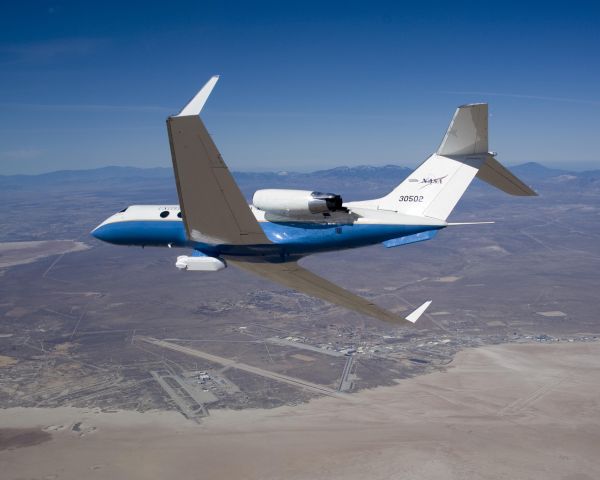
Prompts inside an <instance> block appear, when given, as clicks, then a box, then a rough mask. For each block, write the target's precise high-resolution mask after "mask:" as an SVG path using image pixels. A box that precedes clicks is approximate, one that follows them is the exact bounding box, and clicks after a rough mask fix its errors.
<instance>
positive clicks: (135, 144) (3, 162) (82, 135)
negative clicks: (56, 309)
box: [0, 0, 600, 174]
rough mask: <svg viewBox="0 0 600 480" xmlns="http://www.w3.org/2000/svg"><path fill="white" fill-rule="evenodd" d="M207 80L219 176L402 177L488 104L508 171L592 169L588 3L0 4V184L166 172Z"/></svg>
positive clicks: (597, 77) (599, 39)
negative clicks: (329, 172) (460, 119)
mask: <svg viewBox="0 0 600 480" xmlns="http://www.w3.org/2000/svg"><path fill="white" fill-rule="evenodd" d="M213 74H220V75H221V80H220V82H219V84H218V85H217V87H216V89H215V90H214V91H213V95H212V97H211V99H210V100H209V102H208V103H207V105H206V108H205V112H204V115H203V117H204V120H205V123H206V124H207V127H208V129H209V131H210V132H211V133H212V135H213V137H214V139H215V141H216V143H217V145H218V146H219V148H220V150H221V152H222V154H223V156H224V158H225V160H226V161H227V163H228V164H229V166H230V168H231V169H233V170H298V171H307V170H315V169H322V168H329V167H335V166H340V165H364V164H369V165H384V164H399V165H407V166H415V165H416V164H418V163H419V162H421V161H422V160H423V159H424V158H426V157H427V155H429V153H431V152H432V151H434V150H435V148H436V147H437V146H438V144H439V142H440V141H441V138H442V136H443V133H444V131H445V128H446V126H447V124H448V122H449V121H450V118H451V116H452V113H453V111H454V109H455V107H456V106H457V105H460V104H463V103H468V102H480V101H486V102H489V103H490V112H491V118H490V147H491V149H492V150H494V151H498V152H499V155H498V158H499V159H500V160H501V161H503V162H504V163H505V164H508V165H511V164H518V163H523V162H528V161H537V162H540V163H543V164H545V165H548V166H557V167H563V168H572V169H585V168H600V155H599V154H598V149H597V147H596V145H597V138H598V136H599V135H600V7H598V6H596V2H577V1H570V2H523V1H522V2H514V3H513V2H510V1H495V2H486V1H481V0H480V1H478V2H460V1H452V2H427V1H421V2H376V1H369V2H352V1H346V2H311V1H308V0H307V1H302V2H293V1H289V2H286V1H279V2H260V1H257V2H249V1H248V2H228V1H195V2H189V3H187V2H164V1H162V2H114V3H112V2H109V1H106V2H98V3H92V2H61V1H54V2H44V1H38V2H4V3H3V4H2V7H0V111H1V112H2V114H1V115H0V174H13V173H38V172H45V171H52V170H58V169H82V168H95V167H100V166H105V165H131V166H139V167H155V166H166V167H168V166H170V154H169V147H168V141H167V136H166V129H165V119H166V117H167V116H168V115H169V114H170V113H176V112H177V111H178V110H179V109H180V107H181V106H183V104H185V103H186V101H187V100H188V99H189V98H190V97H191V96H192V95H193V94H194V93H195V92H196V91H197V90H198V88H200V87H201V86H202V84H203V83H204V82H205V81H206V80H208V78H209V77H210V76H211V75H213Z"/></svg>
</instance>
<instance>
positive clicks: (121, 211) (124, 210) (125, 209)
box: [119, 207, 129, 213]
mask: <svg viewBox="0 0 600 480" xmlns="http://www.w3.org/2000/svg"><path fill="white" fill-rule="evenodd" d="M128 208H129V207H125V208H124V209H123V210H119V213H123V212H126V211H127V209H128Z"/></svg>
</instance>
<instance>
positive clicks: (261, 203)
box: [252, 188, 345, 217]
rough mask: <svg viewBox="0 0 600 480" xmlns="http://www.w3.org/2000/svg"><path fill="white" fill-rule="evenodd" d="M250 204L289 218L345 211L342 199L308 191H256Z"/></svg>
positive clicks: (328, 194)
mask: <svg viewBox="0 0 600 480" xmlns="http://www.w3.org/2000/svg"><path fill="white" fill-rule="evenodd" d="M252 203H253V204H254V206H255V207H256V208H258V209H259V210H263V211H264V212H267V213H273V214H276V215H284V216H289V217H301V216H305V215H311V214H316V213H325V214H327V213H330V212H336V211H345V208H344V207H342V197H340V196H339V195H336V194H334V193H323V192H311V191H309V190H287V189H275V188H272V189H266V190H257V191H256V193H255V194H254V197H252Z"/></svg>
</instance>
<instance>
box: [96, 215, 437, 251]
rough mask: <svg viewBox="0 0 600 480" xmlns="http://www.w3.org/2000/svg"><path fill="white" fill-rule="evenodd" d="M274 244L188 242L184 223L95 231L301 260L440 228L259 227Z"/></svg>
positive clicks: (136, 241) (135, 241)
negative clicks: (313, 255) (310, 256)
mask: <svg viewBox="0 0 600 480" xmlns="http://www.w3.org/2000/svg"><path fill="white" fill-rule="evenodd" d="M259 225H260V226H261V228H262V229H263V231H264V232H265V235H266V236H267V238H268V239H269V240H270V241H271V242H273V243H271V244H262V245H212V244H206V243H199V242H195V241H192V240H188V238H187V236H186V233H185V228H184V225H183V222H180V221H169V220H162V221H161V220H156V221H154V220H143V221H142V220H133V221H123V222H114V223H107V224H105V225H102V226H100V227H98V228H97V229H95V230H94V231H93V232H92V235H94V236H95V237H96V238H98V239H100V240H103V241H105V242H109V243H114V244H117V245H137V246H169V245H170V246H173V247H189V248H193V249H196V250H200V251H201V252H203V253H206V254H208V255H212V256H216V255H246V256H247V255H251V256H257V255H259V256H271V255H273V256H279V257H281V258H287V257H290V258H292V257H298V256H302V255H306V254H309V253H316V252H325V251H330V250H341V249H347V248H356V247H362V246H366V245H372V244H376V243H380V242H383V241H386V240H390V239H393V238H398V237H403V236H406V235H413V234H415V233H419V232H425V231H428V230H438V229H439V228H441V227H432V226H430V225H367V224H344V225H340V224H316V223H299V222H288V223H274V222H263V223H260V224H259Z"/></svg>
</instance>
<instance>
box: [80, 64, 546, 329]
mask: <svg viewBox="0 0 600 480" xmlns="http://www.w3.org/2000/svg"><path fill="white" fill-rule="evenodd" d="M218 79H219V77H218V76H213V77H212V78H211V79H210V80H209V81H208V82H207V83H206V85H204V87H203V88H202V89H201V90H200V91H199V92H198V93H197V94H196V95H195V96H194V97H193V98H192V100H191V101H190V102H189V103H188V104H187V105H186V106H185V107H184V108H183V109H182V110H181V111H180V112H179V113H178V114H177V115H173V116H170V117H169V118H168V119H167V130H168V135H169V143H170V147H171V159H172V162H173V169H174V173H175V180H176V184H177V193H178V196H179V205H132V206H129V207H127V208H125V209H123V210H121V211H120V212H118V213H115V214H114V215H112V216H110V217H109V218H107V219H106V220H105V221H104V222H102V223H101V224H100V225H98V226H97V227H96V228H95V229H94V230H92V232H91V235H93V236H94V237H96V238H98V239H100V240H103V241H105V242H108V243H112V244H117V245H134V246H142V247H145V246H163V247H169V248H171V247H180V248H188V249H191V251H192V252H191V254H190V255H180V256H178V257H177V261H176V263H175V265H176V267H177V268H179V269H181V270H187V271H201V272H217V271H220V270H222V269H224V268H226V267H228V266H234V267H237V268H240V269H242V270H247V271H249V272H252V273H253V274H256V275H259V276H261V277H264V278H266V279H268V280H271V281H273V282H275V283H279V284H282V285H284V286H286V287H288V288H290V289H294V290H297V291H300V292H302V293H305V294H307V295H310V296H313V297H317V298H320V299H322V300H325V301H327V302H330V303H332V304H335V305H338V306H342V307H344V308H347V309H349V310H352V311H355V312H358V313H360V314H363V315H367V316H371V317H374V318H376V319H379V320H382V321H386V322H391V323H394V324H407V325H412V324H414V323H415V322H416V321H417V320H418V318H419V317H420V316H421V315H422V314H423V313H424V311H425V310H426V309H427V307H428V306H429V304H430V303H431V301H430V300H429V301H427V302H425V303H423V304H422V305H421V306H419V307H418V308H417V309H416V310H414V311H413V312H412V313H410V314H409V315H407V316H405V317H404V316H401V315H398V314H396V313H393V312H391V311H388V310H385V309H383V308H381V307H379V306H377V305H376V304H374V303H373V302H371V301H370V300H368V299H366V298H363V297H360V296H358V295H355V294H354V293H351V292H350V291H348V290H345V289H343V288H342V287H340V286H338V285H336V284H334V283H333V282H331V281H329V280H326V279H325V278H323V277H320V276H318V275H316V274H314V273H312V272H310V271H309V270H307V269H305V268H303V267H302V266H300V265H299V264H298V260H300V259H301V258H303V257H305V256H307V255H310V254H313V253H317V252H328V251H338V250H344V249H350V248H357V247H363V246H367V245H374V244H379V243H381V244H383V246H384V247H387V248H392V247H398V246H402V245H408V244H411V243H416V242H422V241H426V240H431V239H432V238H434V237H435V236H436V234H437V233H438V232H439V231H440V230H442V229H444V228H446V227H449V226H455V225H467V224H473V223H493V222H470V223H449V222H447V218H448V216H449V215H450V213H451V212H452V210H453V209H454V207H455V206H456V204H457V202H458V201H459V199H460V198H461V197H462V195H463V194H464V192H465V191H466V189H467V187H468V186H469V184H470V183H471V181H472V180H473V179H474V178H475V177H478V178H480V179H481V180H484V181H485V182H487V183H489V184H490V185H493V186H494V187H496V188H498V189H500V190H503V191H504V192H506V193H508V194H511V195H519V196H535V195H537V194H536V193H535V192H534V191H533V190H532V189H531V188H530V187H528V186H527V185H526V184H524V183H523V182H522V181H521V180H519V179H518V178H517V177H516V176H515V175H513V174H512V173H511V172H510V171H508V170H507V169H506V168H505V167H503V166H502V165H501V164H500V163H499V162H498V161H497V160H496V159H495V156H496V154H495V153H493V152H490V151H488V105H487V104H485V103H475V104H469V105H462V106H460V107H458V108H457V109H456V112H455V113H454V117H453V118H452V121H451V122H450V125H449V127H448V130H447V131H446V134H445V136H444V138H443V140H442V143H441V145H440V146H439V148H438V149H437V151H436V152H435V153H433V154H432V155H431V156H430V157H429V158H427V160H425V161H424V162H423V163H422V164H421V165H420V166H419V167H418V168H417V169H416V170H415V171H414V172H413V173H411V174H410V175H409V176H408V177H407V178H406V179H405V180H404V181H403V182H402V183H400V185H398V186H397V187H396V188H394V189H393V190H392V191H391V192H390V193H389V194H387V195H385V196H383V197H381V198H376V199H372V200H361V201H352V202H344V201H343V199H342V197H341V196H340V195H338V194H334V193H327V192H317V191H308V190H307V191H305V190H290V189H265V190H258V191H256V192H255V193H254V196H253V198H252V204H250V205H248V203H247V201H246V199H245V198H244V196H243V195H242V193H241V191H240V189H239V187H238V186H237V184H236V183H235V181H234V179H233V177H232V175H231V173H230V171H229V169H228V168H227V165H226V164H225V161H224V160H223V158H222V157H221V154H220V153H219V150H218V149H217V147H216V145H215V144H214V142H213V140H212V138H211V136H210V135H209V133H208V131H207V130H206V127H205V126H204V123H203V121H202V119H201V118H200V112H201V111H202V108H203V107H204V104H205V103H206V101H207V99H208V97H209V95H210V93H211V92H212V90H213V88H214V86H215V84H216V83H217V81H218Z"/></svg>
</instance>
